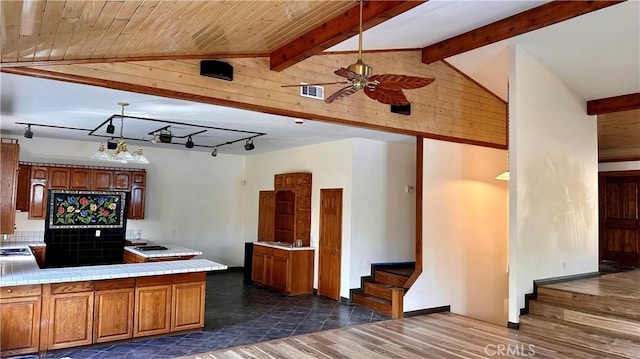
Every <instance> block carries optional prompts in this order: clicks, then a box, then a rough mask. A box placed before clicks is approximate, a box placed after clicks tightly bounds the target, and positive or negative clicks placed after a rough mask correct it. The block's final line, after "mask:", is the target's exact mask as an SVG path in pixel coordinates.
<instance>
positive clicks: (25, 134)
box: [24, 125, 33, 138]
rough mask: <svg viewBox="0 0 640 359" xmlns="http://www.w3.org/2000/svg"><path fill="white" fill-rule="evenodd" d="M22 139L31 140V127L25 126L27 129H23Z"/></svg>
mask: <svg viewBox="0 0 640 359" xmlns="http://www.w3.org/2000/svg"><path fill="white" fill-rule="evenodd" d="M24 137H25V138H33V131H31V125H27V127H26V128H25V129H24Z"/></svg>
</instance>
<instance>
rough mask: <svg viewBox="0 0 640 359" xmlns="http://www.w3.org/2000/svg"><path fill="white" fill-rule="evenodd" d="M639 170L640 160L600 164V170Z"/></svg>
mask: <svg viewBox="0 0 640 359" xmlns="http://www.w3.org/2000/svg"><path fill="white" fill-rule="evenodd" d="M637 170H640V161H624V162H602V163H599V164H598V172H611V171H637Z"/></svg>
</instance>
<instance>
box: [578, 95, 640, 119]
mask: <svg viewBox="0 0 640 359" xmlns="http://www.w3.org/2000/svg"><path fill="white" fill-rule="evenodd" d="M637 109H640V92H636V93H632V94H629V95H622V96H615V97H607V98H601V99H598V100H591V101H587V114H588V115H602V114H603V113H612V112H620V111H629V110H637Z"/></svg>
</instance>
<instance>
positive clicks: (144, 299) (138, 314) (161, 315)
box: [133, 277, 171, 337]
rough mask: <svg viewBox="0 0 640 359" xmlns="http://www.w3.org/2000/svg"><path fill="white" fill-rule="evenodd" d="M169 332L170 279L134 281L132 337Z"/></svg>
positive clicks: (151, 278) (153, 278)
mask: <svg viewBox="0 0 640 359" xmlns="http://www.w3.org/2000/svg"><path fill="white" fill-rule="evenodd" d="M170 330H171V279H170V278H169V277H157V278H156V277H143V278H138V279H137V280H136V292H135V309H134V314H133V336H134V337H144V336H148V335H156V334H164V333H169V331H170Z"/></svg>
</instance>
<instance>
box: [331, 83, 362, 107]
mask: <svg viewBox="0 0 640 359" xmlns="http://www.w3.org/2000/svg"><path fill="white" fill-rule="evenodd" d="M356 92H358V89H357V88H355V87H353V86H351V85H349V86H347V87H343V88H341V89H340V90H338V91H336V92H335V93H334V94H333V95H331V96H329V97H327V98H326V99H325V100H324V102H326V103H332V102H333V101H335V100H337V99H339V98H341V97H345V96H349V95H352V94H354V93H356Z"/></svg>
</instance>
